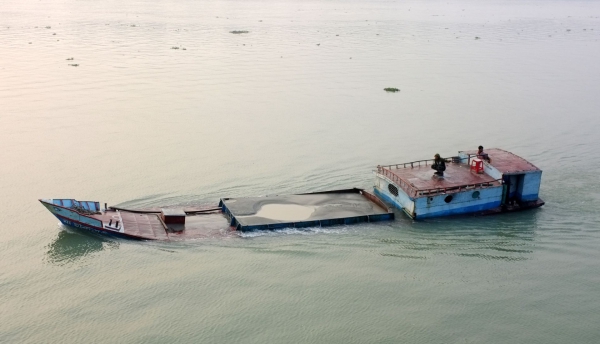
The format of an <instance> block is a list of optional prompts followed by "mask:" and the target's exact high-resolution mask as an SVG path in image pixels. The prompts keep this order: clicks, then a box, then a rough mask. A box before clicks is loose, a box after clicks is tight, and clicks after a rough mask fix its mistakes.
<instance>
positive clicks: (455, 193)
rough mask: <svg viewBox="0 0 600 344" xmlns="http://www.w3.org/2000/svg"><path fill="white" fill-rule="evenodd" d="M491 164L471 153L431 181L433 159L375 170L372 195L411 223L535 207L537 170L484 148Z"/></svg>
mask: <svg viewBox="0 0 600 344" xmlns="http://www.w3.org/2000/svg"><path fill="white" fill-rule="evenodd" d="M486 153H487V154H488V155H489V157H490V158H491V162H487V161H484V160H482V159H478V158H477V151H460V152H458V155H457V156H453V157H450V158H446V159H445V161H446V171H445V172H444V176H443V178H439V177H436V176H434V171H433V170H432V169H431V165H432V164H433V159H430V160H419V161H412V162H407V163H400V164H394V165H386V166H377V170H375V171H373V172H374V174H375V185H374V190H375V194H376V195H377V196H379V197H381V198H382V199H384V200H385V201H387V202H389V203H391V204H393V205H394V206H395V207H397V208H398V209H402V210H403V211H404V212H405V213H406V214H407V215H408V216H410V217H411V218H413V219H424V218H430V217H439V216H448V215H458V214H471V213H475V214H490V213H501V212H509V211H518V210H524V209H531V208H537V207H540V206H542V205H544V201H542V200H541V199H540V198H539V197H538V196H539V190H540V183H541V178H542V171H541V170H540V169H539V168H537V167H536V166H534V165H533V164H531V163H530V162H528V161H527V160H525V159H523V158H521V157H519V156H517V155H515V154H513V153H510V152H507V151H505V150H502V149H497V148H495V149H488V150H486Z"/></svg>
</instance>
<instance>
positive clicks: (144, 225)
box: [91, 209, 230, 240]
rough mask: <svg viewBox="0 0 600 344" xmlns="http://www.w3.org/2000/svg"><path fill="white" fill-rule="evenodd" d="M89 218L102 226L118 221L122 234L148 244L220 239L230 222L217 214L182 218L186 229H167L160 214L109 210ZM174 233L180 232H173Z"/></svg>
mask: <svg viewBox="0 0 600 344" xmlns="http://www.w3.org/2000/svg"><path fill="white" fill-rule="evenodd" d="M186 210H187V209H186ZM146 211H149V210H146ZM91 217H93V218H95V219H98V220H100V221H102V223H103V225H107V224H108V223H109V222H110V220H111V219H112V224H113V225H114V224H115V222H116V221H117V220H118V221H120V225H119V227H120V228H122V230H121V231H120V232H121V233H123V234H125V235H127V236H131V237H136V238H139V239H148V240H187V239H198V238H207V237H219V236H222V233H223V232H224V231H229V230H230V227H229V221H228V220H227V218H225V216H223V214H222V213H221V212H220V211H215V212H209V213H201V214H195V215H194V214H188V215H187V216H186V218H185V225H172V224H169V225H167V224H165V223H164V222H163V221H162V219H161V218H160V213H135V212H129V211H118V210H108V211H106V212H104V213H102V214H95V215H91ZM177 227H179V228H177ZM173 229H179V230H178V231H173ZM182 229H183V230H182Z"/></svg>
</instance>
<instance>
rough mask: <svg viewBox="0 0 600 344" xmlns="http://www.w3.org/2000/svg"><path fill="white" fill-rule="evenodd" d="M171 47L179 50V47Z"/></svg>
mask: <svg viewBox="0 0 600 344" xmlns="http://www.w3.org/2000/svg"><path fill="white" fill-rule="evenodd" d="M171 49H176V50H177V49H179V47H171Z"/></svg>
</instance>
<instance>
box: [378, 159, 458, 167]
mask: <svg viewBox="0 0 600 344" xmlns="http://www.w3.org/2000/svg"><path fill="white" fill-rule="evenodd" d="M443 159H444V161H445V162H454V163H456V162H459V161H460V157H458V156H452V157H449V158H443ZM434 161H435V159H427V160H417V161H411V162H403V163H400V164H392V165H386V166H378V167H384V168H388V169H390V170H391V169H400V168H415V167H420V166H421V165H423V166H429V165H433V162H434ZM428 163H429V164H428Z"/></svg>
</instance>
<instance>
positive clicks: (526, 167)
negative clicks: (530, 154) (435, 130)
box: [464, 148, 540, 174]
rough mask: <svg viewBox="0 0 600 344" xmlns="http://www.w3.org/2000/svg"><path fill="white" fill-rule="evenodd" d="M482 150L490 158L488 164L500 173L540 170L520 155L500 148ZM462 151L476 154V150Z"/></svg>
mask: <svg viewBox="0 0 600 344" xmlns="http://www.w3.org/2000/svg"><path fill="white" fill-rule="evenodd" d="M484 152H485V153H487V154H488V155H489V157H490V159H491V160H492V162H491V164H490V165H492V166H494V167H495V168H496V169H497V170H498V171H500V173H502V174H510V173H517V172H532V171H539V170H540V169H539V168H537V167H536V166H534V165H533V164H532V163H530V162H529V161H527V160H525V159H523V158H521V157H520V156H518V155H515V154H513V153H511V152H507V151H505V150H503V149H500V148H491V149H484ZM464 153H466V154H469V155H473V156H474V155H477V150H470V151H464Z"/></svg>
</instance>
